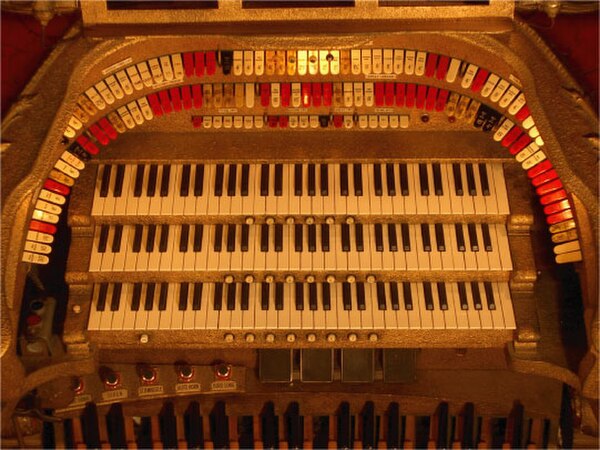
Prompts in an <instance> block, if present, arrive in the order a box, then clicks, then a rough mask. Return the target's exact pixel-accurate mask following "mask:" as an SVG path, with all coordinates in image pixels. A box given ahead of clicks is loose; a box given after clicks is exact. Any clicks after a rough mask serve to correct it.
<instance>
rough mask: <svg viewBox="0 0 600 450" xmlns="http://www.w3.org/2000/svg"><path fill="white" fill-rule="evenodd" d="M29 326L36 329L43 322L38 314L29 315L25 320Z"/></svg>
mask: <svg viewBox="0 0 600 450" xmlns="http://www.w3.org/2000/svg"><path fill="white" fill-rule="evenodd" d="M25 322H26V323H27V326H30V327H34V326H36V325H39V324H40V323H41V322H42V318H41V317H40V316H38V315H37V314H29V315H28V316H27V318H26V319H25Z"/></svg>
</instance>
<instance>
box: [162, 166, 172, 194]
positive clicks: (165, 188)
mask: <svg viewBox="0 0 600 450" xmlns="http://www.w3.org/2000/svg"><path fill="white" fill-rule="evenodd" d="M162 169H163V170H162V179H161V180H160V196H161V197H166V196H168V195H169V181H170V180H171V166H170V165H168V164H165V165H164V166H162Z"/></svg>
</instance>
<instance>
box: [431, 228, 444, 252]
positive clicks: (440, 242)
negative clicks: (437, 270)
mask: <svg viewBox="0 0 600 450" xmlns="http://www.w3.org/2000/svg"><path fill="white" fill-rule="evenodd" d="M433 228H434V229H435V240H436V241H437V251H438V252H445V251H446V237H445V236H444V226H443V225H442V224H441V223H436V224H435V225H434V226H433Z"/></svg>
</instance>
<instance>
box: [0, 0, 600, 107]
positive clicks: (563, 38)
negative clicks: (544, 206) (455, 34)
mask: <svg viewBox="0 0 600 450" xmlns="http://www.w3.org/2000/svg"><path fill="white" fill-rule="evenodd" d="M1 18H2V97H1V100H2V113H3V114H4V113H5V112H6V111H8V109H9V108H10V106H11V105H12V103H13V102H14V101H15V99H16V98H17V97H18V96H19V94H20V92H21V91H22V90H23V88H24V87H25V85H26V84H27V82H28V81H29V79H30V78H31V77H32V76H33V74H34V73H35V71H36V70H37V68H38V67H39V66H40V65H41V63H42V62H43V61H44V59H45V58H46V57H47V56H48V54H49V53H50V52H51V51H52V48H53V46H54V45H55V44H56V42H57V41H59V40H60V38H61V37H62V36H63V35H64V33H65V32H66V31H67V30H68V29H69V27H70V26H71V25H72V24H73V23H74V22H75V21H76V20H77V19H78V18H79V14H68V15H63V16H58V17H55V18H54V19H52V20H51V21H50V23H49V24H48V26H47V27H46V28H45V29H43V28H42V26H41V25H40V24H39V23H38V22H37V20H36V19H34V18H33V17H31V16H28V15H21V14H16V13H8V12H4V11H3V12H2V17H1ZM522 18H523V19H524V20H525V21H526V22H528V23H529V24H531V25H532V26H533V27H534V28H535V29H536V30H537V31H538V32H539V33H540V34H541V35H542V37H543V38H544V39H545V40H546V42H547V43H548V45H549V46H550V47H551V48H552V49H553V50H554V52H555V53H556V54H557V55H558V56H559V57H560V59H561V60H562V61H563V63H564V64H565V65H566V66H567V67H568V68H569V70H570V71H571V73H572V75H573V76H574V77H575V78H576V79H577V81H578V82H579V83H580V84H581V85H582V87H583V89H584V91H585V93H586V95H587V97H588V99H589V100H590V102H591V103H592V105H593V106H594V108H596V109H597V108H598V39H599V36H598V15H597V14H595V13H589V14H581V15H560V16H558V18H557V19H556V20H555V21H554V23H552V22H551V20H550V19H549V18H547V17H546V16H544V15H543V14H539V13H536V14H528V15H525V16H523V17H522Z"/></svg>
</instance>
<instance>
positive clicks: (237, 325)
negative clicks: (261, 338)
mask: <svg viewBox="0 0 600 450" xmlns="http://www.w3.org/2000/svg"><path fill="white" fill-rule="evenodd" d="M241 298H242V285H241V284H240V283H238V284H237V286H236V298H235V308H234V309H233V310H232V311H231V319H230V322H229V328H230V329H232V330H241V329H242V323H243V322H242V313H243V311H242V308H241Z"/></svg>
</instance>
